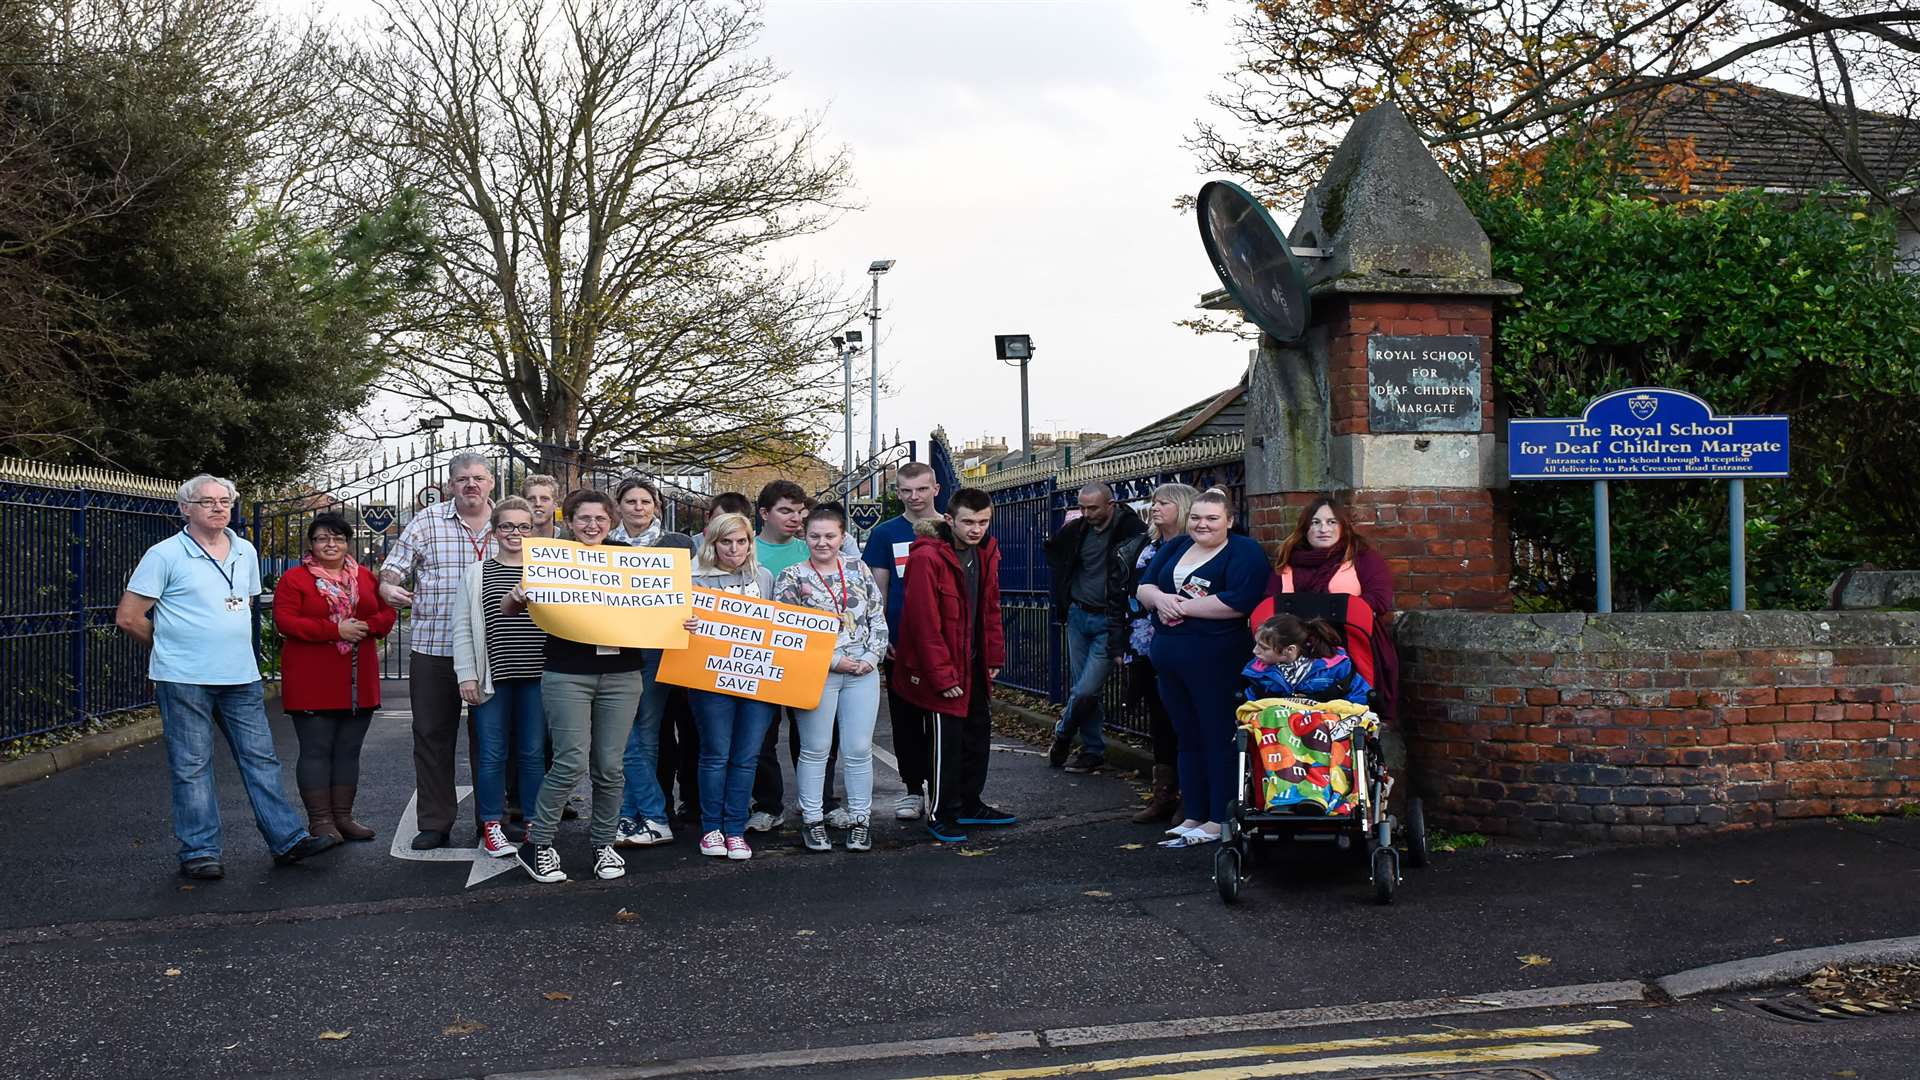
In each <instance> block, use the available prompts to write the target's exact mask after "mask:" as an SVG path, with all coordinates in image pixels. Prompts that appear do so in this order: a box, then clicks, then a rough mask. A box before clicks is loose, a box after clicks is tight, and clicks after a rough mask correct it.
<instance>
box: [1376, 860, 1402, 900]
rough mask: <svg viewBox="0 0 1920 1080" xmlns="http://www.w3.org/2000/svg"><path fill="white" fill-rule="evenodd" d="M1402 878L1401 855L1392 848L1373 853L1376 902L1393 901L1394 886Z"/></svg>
mask: <svg viewBox="0 0 1920 1080" xmlns="http://www.w3.org/2000/svg"><path fill="white" fill-rule="evenodd" d="M1399 878H1400V856H1399V855H1398V854H1397V853H1396V852H1395V851H1394V850H1393V849H1392V848H1381V849H1380V850H1378V851H1376V852H1374V853H1373V899H1374V902H1375V903H1380V904H1391V903H1393V887H1394V886H1395V885H1398V884H1399V883H1400V882H1399Z"/></svg>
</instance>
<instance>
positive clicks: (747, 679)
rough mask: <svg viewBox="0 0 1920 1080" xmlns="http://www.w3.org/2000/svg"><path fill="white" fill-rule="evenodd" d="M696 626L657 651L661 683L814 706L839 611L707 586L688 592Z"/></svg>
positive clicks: (824, 676)
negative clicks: (677, 645)
mask: <svg viewBox="0 0 1920 1080" xmlns="http://www.w3.org/2000/svg"><path fill="white" fill-rule="evenodd" d="M693 608H694V613H695V614H696V615H697V616H698V617H699V620H700V621H699V624H698V625H697V626H696V627H695V628H694V631H693V633H692V634H691V635H689V636H688V639H687V647H686V648H684V649H675V650H672V651H670V652H666V653H663V654H661V657H660V676H659V678H660V681H661V682H663V683H671V684H673V685H675V686H686V687H691V688H693V689H695V690H707V691H711V692H713V693H718V694H731V695H733V696H734V697H745V698H756V699H758V700H760V701H766V702H771V703H773V704H775V705H787V706H791V707H793V708H796V709H811V708H813V707H815V706H816V705H819V704H820V693H821V690H822V689H823V688H825V686H826V685H827V669H828V667H829V666H830V665H831V664H832V663H833V647H834V645H835V644H836V643H837V642H838V641H839V640H840V616H838V615H835V614H834V613H832V612H830V611H816V610H814V609H813V608H804V607H794V606H792V605H790V604H776V603H773V602H772V601H770V600H761V599H759V598H758V597H752V596H741V595H739V594H738V593H728V592H718V591H715V590H712V589H695V590H693Z"/></svg>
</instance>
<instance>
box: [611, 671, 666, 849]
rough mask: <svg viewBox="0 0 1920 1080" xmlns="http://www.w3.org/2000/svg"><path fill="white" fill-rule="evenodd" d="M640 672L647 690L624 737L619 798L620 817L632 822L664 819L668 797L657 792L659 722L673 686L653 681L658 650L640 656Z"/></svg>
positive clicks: (656, 680)
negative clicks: (624, 784)
mask: <svg viewBox="0 0 1920 1080" xmlns="http://www.w3.org/2000/svg"><path fill="white" fill-rule="evenodd" d="M641 657H642V660H641V667H640V670H641V672H642V673H643V674H644V675H645V676H646V679H647V688H646V689H645V690H642V691H641V692H640V706H639V708H638V709H636V710H635V711H634V714H633V732H632V734H630V735H628V736H627V752H626V756H625V759H624V768H625V770H626V774H627V793H626V794H625V795H623V796H621V797H620V816H621V817H623V818H632V819H633V820H635V821H665V820H667V796H666V793H664V792H662V791H661V790H660V773H659V764H660V721H661V720H662V719H663V718H665V716H666V715H667V694H668V693H669V692H671V691H672V689H673V687H671V686H668V685H667V684H665V683H663V682H661V681H660V680H659V679H657V678H655V677H654V676H655V675H658V674H659V672H660V650H659V649H647V650H645V651H644V652H643V653H641Z"/></svg>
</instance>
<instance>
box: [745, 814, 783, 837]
mask: <svg viewBox="0 0 1920 1080" xmlns="http://www.w3.org/2000/svg"><path fill="white" fill-rule="evenodd" d="M786 821H787V815H786V814H785V813H784V812H783V813H781V814H780V815H779V816H778V817H775V816H774V815H772V814H769V813H767V812H766V811H765V810H755V811H754V812H753V814H752V815H751V816H749V817H748V818H747V831H748V832H772V831H773V830H775V829H777V828H779V827H780V826H782V825H784V824H786Z"/></svg>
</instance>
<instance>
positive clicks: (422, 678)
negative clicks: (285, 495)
mask: <svg viewBox="0 0 1920 1080" xmlns="http://www.w3.org/2000/svg"><path fill="white" fill-rule="evenodd" d="M448 468H449V471H450V472H451V473H452V482H451V483H452V487H453V498H452V499H450V500H446V501H442V502H437V503H432V504H430V505H429V506H428V507H427V508H426V509H425V510H422V511H420V512H419V513H418V514H415V515H414V517H413V520H412V521H410V522H408V523H407V527H406V530H405V531H404V532H402V533H401V534H400V539H398V540H396V541H394V543H393V547H392V549H391V550H389V551H388V552H387V561H386V563H385V564H384V565H382V566H381V567H380V596H381V597H382V598H383V599H385V600H386V602H387V603H389V604H392V605H393V606H394V607H396V608H398V607H405V606H407V605H412V607H413V618H412V619H411V620H410V625H409V627H408V630H409V633H410V634H411V637H412V650H413V651H412V655H410V656H409V657H408V658H407V659H408V665H407V686H408V689H409V692H410V694H411V696H412V700H413V773H414V784H415V786H416V788H417V789H418V791H419V799H420V803H419V810H420V833H419V835H417V836H415V837H414V838H413V849H414V850H415V851H426V850H429V849H432V848H437V847H445V846H446V844H447V842H448V840H449V839H450V838H451V834H452V832H453V814H454V810H455V809H456V807H457V806H458V805H459V800H458V799H457V798H456V797H455V794H454V790H453V763H454V757H455V755H456V753H457V752H458V750H459V742H460V717H461V715H462V713H463V712H464V706H463V705H462V704H461V702H460V683H459V680H458V679H456V678H455V676H454V673H453V610H454V605H455V600H456V598H457V597H458V595H459V592H460V575H461V574H462V573H463V572H465V570H466V568H467V567H468V566H469V565H471V564H473V563H476V562H480V561H482V560H484V559H486V557H487V555H488V553H489V552H491V551H492V549H493V499H492V495H493V469H492V467H491V466H489V465H488V464H487V459H486V458H484V457H481V456H480V455H479V454H471V453H469V454H456V455H455V456H454V458H453V461H452V462H450V463H449V465H448ZM409 577H411V578H413V580H414V587H413V589H412V590H408V589H407V588H405V583H406V581H407V579H408V578H409ZM467 755H468V757H469V758H471V757H472V755H473V732H472V729H471V728H469V729H468V732H467Z"/></svg>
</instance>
